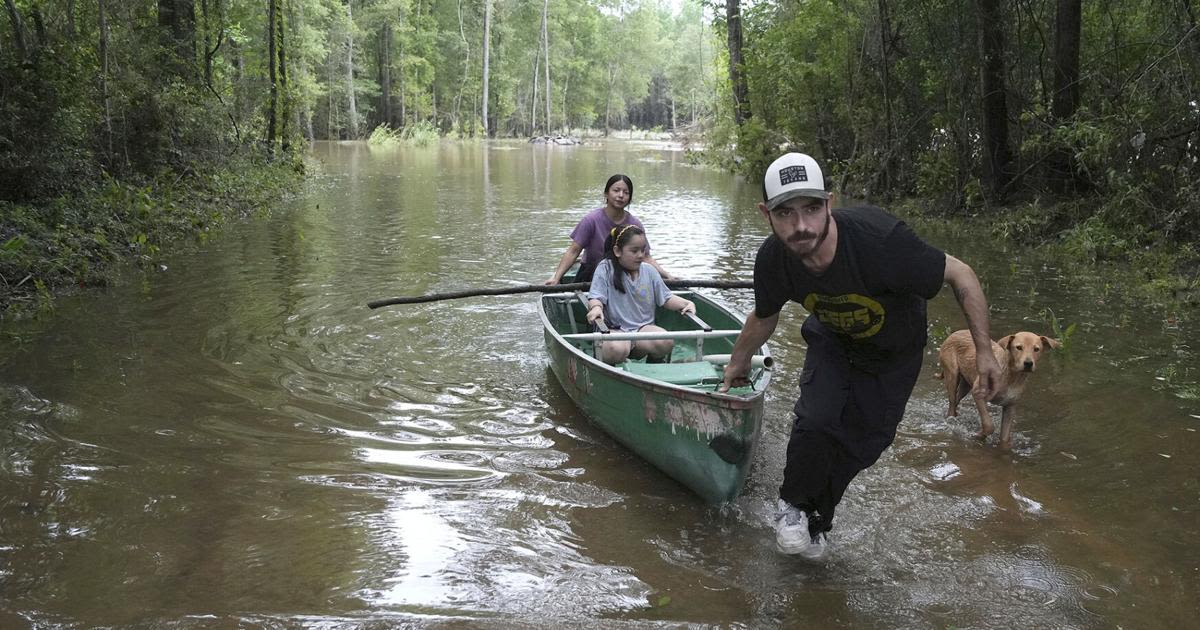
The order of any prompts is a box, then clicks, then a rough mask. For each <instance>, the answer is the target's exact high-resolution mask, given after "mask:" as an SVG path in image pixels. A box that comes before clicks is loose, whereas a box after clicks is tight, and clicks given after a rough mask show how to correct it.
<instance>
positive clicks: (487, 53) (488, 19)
mask: <svg viewBox="0 0 1200 630" xmlns="http://www.w3.org/2000/svg"><path fill="white" fill-rule="evenodd" d="M491 42H492V0H483V99H482V104H481V108H482V109H483V137H485V138H486V137H488V135H489V134H490V129H491V125H490V124H489V123H488V78H489V77H488V63H489V61H490V59H491V51H492V46H491Z"/></svg>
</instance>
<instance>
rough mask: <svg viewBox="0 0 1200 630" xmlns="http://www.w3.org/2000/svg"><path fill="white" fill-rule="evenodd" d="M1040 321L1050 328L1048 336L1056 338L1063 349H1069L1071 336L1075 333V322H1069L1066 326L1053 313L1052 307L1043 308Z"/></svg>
mask: <svg viewBox="0 0 1200 630" xmlns="http://www.w3.org/2000/svg"><path fill="white" fill-rule="evenodd" d="M1041 316H1042V321H1044V322H1045V323H1046V325H1047V326H1049V328H1050V336H1051V337H1053V338H1055V339H1057V340H1058V342H1059V343H1061V344H1062V349H1063V350H1064V351H1067V350H1070V349H1071V345H1072V344H1071V338H1072V337H1073V336H1074V335H1075V322H1071V323H1070V324H1067V325H1066V326H1064V325H1063V322H1062V321H1061V320H1059V319H1058V316H1057V315H1055V314H1054V309H1051V308H1044V309H1042V312H1041Z"/></svg>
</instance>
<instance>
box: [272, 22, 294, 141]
mask: <svg viewBox="0 0 1200 630" xmlns="http://www.w3.org/2000/svg"><path fill="white" fill-rule="evenodd" d="M281 1H282V2H284V3H286V2H287V0H281ZM286 27H287V21H286V20H285V19H284V16H283V11H282V10H281V9H277V10H276V12H275V31H276V38H277V39H278V40H279V41H278V43H277V44H276V51H277V53H278V55H279V96H280V112H279V146H280V148H282V149H283V152H284V154H285V155H286V154H287V152H288V150H289V149H290V148H291V142H289V141H288V126H287V124H288V118H290V117H291V113H290V109H291V99H290V98H289V96H288V78H287V54H286V53H287V39H286V38H285V37H284V35H285V33H286V32H287V28H286Z"/></svg>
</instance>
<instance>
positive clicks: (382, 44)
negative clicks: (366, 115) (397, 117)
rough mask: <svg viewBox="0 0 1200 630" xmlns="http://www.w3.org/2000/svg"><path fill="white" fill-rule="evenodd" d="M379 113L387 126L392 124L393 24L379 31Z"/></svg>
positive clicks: (384, 26)
mask: <svg viewBox="0 0 1200 630" xmlns="http://www.w3.org/2000/svg"><path fill="white" fill-rule="evenodd" d="M379 87H380V91H381V94H380V95H379V113H380V118H382V119H383V120H382V122H383V124H385V125H388V126H391V124H392V24H391V22H384V23H383V26H382V27H380V29H379Z"/></svg>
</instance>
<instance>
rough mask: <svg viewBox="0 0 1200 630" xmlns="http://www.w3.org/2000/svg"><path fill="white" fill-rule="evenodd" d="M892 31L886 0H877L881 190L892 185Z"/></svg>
mask: <svg viewBox="0 0 1200 630" xmlns="http://www.w3.org/2000/svg"><path fill="white" fill-rule="evenodd" d="M891 32H892V22H891V16H890V15H889V14H888V3H887V0H879V69H880V79H881V83H882V84H883V163H882V164H880V169H879V180H880V181H879V183H880V187H881V189H882V190H885V191H889V190H891V186H892V160H893V155H892V142H893V138H892V128H893V126H894V123H893V121H892V75H891V64H892V60H891V56H890V54H889V48H890V47H891V43H890V41H889V38H890V36H891Z"/></svg>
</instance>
